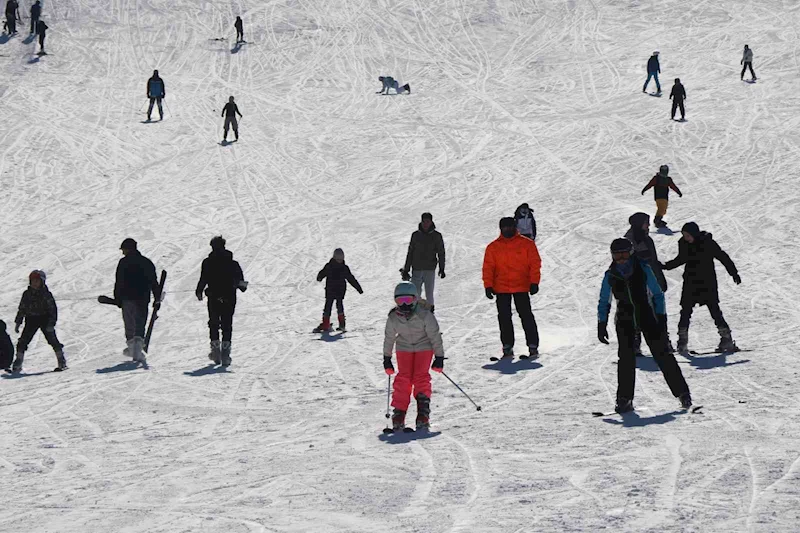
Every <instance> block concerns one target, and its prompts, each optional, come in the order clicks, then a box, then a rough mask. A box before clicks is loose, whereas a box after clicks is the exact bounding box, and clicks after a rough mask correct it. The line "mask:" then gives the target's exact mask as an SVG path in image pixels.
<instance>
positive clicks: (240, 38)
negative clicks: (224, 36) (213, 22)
mask: <svg viewBox="0 0 800 533" xmlns="http://www.w3.org/2000/svg"><path fill="white" fill-rule="evenodd" d="M233 27H234V28H236V44H239V43H243V42H244V23H243V22H242V17H236V22H234V23H233Z"/></svg>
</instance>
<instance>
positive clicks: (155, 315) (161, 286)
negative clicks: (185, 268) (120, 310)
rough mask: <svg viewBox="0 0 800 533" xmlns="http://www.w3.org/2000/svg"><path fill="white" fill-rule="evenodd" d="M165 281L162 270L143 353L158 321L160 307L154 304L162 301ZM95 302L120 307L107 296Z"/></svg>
mask: <svg viewBox="0 0 800 533" xmlns="http://www.w3.org/2000/svg"><path fill="white" fill-rule="evenodd" d="M166 281H167V271H166V270H162V271H161V278H160V279H159V281H158V301H157V302H153V314H151V315H150V322H149V323H148V324H147V333H146V334H145V336H144V351H145V353H147V352H148V351H149V348H150V338H151V337H152V336H153V325H154V324H155V322H156V320H158V309H159V307H160V305H156V303H158V304H160V303H161V300H163V299H164V284H165V283H166ZM97 301H98V302H100V303H101V304H105V305H116V306H117V307H120V306H121V303H120V302H118V301H117V300H115V299H114V298H110V297H108V296H98V297H97Z"/></svg>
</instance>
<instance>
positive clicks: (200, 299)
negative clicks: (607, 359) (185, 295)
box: [194, 291, 203, 302]
mask: <svg viewBox="0 0 800 533" xmlns="http://www.w3.org/2000/svg"><path fill="white" fill-rule="evenodd" d="M194 295H195V296H197V299H198V300H199V301H201V302H202V301H203V291H197V292H196V293H194Z"/></svg>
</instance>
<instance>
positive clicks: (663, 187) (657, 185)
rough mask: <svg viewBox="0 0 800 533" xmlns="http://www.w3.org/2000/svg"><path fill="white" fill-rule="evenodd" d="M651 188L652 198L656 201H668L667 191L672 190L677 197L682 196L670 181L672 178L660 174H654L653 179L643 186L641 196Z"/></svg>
mask: <svg viewBox="0 0 800 533" xmlns="http://www.w3.org/2000/svg"><path fill="white" fill-rule="evenodd" d="M651 187H652V188H653V196H654V197H655V199H656V200H668V199H669V190H670V189H672V190H673V191H675V192H676V193H678V195H679V196H683V193H682V192H681V190H680V189H679V188H678V186H677V185H675V182H674V181H672V178H670V177H669V176H662V175H661V174H656V175H655V176H653V178H652V179H651V180H650V181H649V182H648V183H647V185H645V186H644V189H642V194H644V193H646V192H647V190H648V189H650V188H651Z"/></svg>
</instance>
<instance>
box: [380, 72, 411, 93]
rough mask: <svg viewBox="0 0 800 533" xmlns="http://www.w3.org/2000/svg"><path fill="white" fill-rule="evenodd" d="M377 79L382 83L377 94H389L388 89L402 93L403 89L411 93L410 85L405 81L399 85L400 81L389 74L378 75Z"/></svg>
mask: <svg viewBox="0 0 800 533" xmlns="http://www.w3.org/2000/svg"><path fill="white" fill-rule="evenodd" d="M378 81H379V82H381V83H383V88H382V89H381V90H380V91H378V92H377V94H389V89H394V92H395V93H397V94H403V91H405V92H407V93H408V94H411V85H409V84H407V83H406V84H405V85H402V86H401V85H400V82H399V81H397V80H396V79H394V78H393V77H391V76H378ZM384 91H386V92H384Z"/></svg>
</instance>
